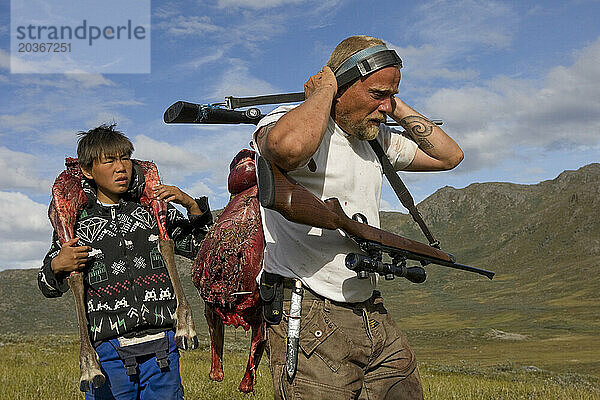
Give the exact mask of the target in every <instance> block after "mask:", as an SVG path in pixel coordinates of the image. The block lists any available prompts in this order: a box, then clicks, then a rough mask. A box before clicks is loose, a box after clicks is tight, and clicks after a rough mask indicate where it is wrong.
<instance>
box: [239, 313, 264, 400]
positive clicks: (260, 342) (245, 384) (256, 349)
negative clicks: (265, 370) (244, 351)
mask: <svg viewBox="0 0 600 400" xmlns="http://www.w3.org/2000/svg"><path fill="white" fill-rule="evenodd" d="M265 344H266V337H265V324H264V323H263V322H262V321H261V322H259V323H258V324H255V325H252V341H251V343H250V355H249V357H248V365H247V366H246V373H245V374H244V377H243V378H242V381H241V382H240V386H239V387H238V389H239V390H240V392H244V393H250V392H252V391H253V390H254V383H255V381H256V369H257V368H258V364H259V363H260V359H261V357H262V354H263V351H264V350H265Z"/></svg>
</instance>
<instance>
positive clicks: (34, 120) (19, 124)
mask: <svg viewBox="0 0 600 400" xmlns="http://www.w3.org/2000/svg"><path fill="white" fill-rule="evenodd" d="M46 122H47V119H46V118H45V116H44V115H42V114H40V113H35V112H31V111H25V112H22V113H20V114H15V115H9V114H4V115H0V125H2V131H9V130H11V131H14V132H27V131H32V130H35V129H36V128H37V127H39V126H40V125H41V124H42V123H46Z"/></svg>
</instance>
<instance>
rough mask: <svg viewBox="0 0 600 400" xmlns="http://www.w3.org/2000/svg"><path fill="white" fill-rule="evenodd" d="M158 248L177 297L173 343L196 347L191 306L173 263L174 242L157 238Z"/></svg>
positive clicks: (184, 346) (182, 346) (196, 340)
mask: <svg viewBox="0 0 600 400" xmlns="http://www.w3.org/2000/svg"><path fill="white" fill-rule="evenodd" d="M158 248H159V250H160V254H162V256H163V259H164V260H165V263H166V265H167V271H169V278H170V279H171V285H173V289H174V290H175V296H176V297H177V309H176V310H175V318H176V319H177V321H176V326H175V343H176V344H177V347H179V348H180V349H183V350H187V349H195V348H197V347H198V337H197V336H196V330H195V328H194V321H193V319H192V308H191V307H190V303H188V301H187V299H186V297H185V294H184V293H183V287H182V286H181V281H180V280H179V273H178V272H177V266H176V265H175V244H174V243H173V240H171V239H169V240H163V239H159V241H158Z"/></svg>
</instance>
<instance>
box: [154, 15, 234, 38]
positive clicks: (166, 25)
mask: <svg viewBox="0 0 600 400" xmlns="http://www.w3.org/2000/svg"><path fill="white" fill-rule="evenodd" d="M165 16H168V18H169V20H168V21H161V22H158V23H157V24H156V27H157V28H160V29H163V30H165V31H167V32H168V33H170V34H172V35H175V36H189V35H194V36H197V35H198V36H202V35H205V34H215V33H217V32H221V31H223V28H222V27H219V26H218V25H215V24H213V23H212V22H211V19H210V17H208V16H195V15H192V16H183V15H176V16H173V15H168V14H165Z"/></svg>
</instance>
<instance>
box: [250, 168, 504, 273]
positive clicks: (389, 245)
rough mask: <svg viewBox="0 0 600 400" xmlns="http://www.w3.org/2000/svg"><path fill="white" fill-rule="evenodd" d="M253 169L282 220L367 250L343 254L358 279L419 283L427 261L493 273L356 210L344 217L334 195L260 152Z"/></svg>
mask: <svg viewBox="0 0 600 400" xmlns="http://www.w3.org/2000/svg"><path fill="white" fill-rule="evenodd" d="M257 171H258V185H259V188H260V190H259V192H258V196H259V200H260V203H261V205H262V206H263V207H264V208H268V209H271V210H275V211H277V212H278V213H280V214H281V215H282V216H283V217H284V218H286V219H287V220H289V221H292V222H296V223H299V224H304V225H309V226H314V227H317V228H324V229H341V230H342V231H344V232H345V233H346V234H347V235H349V237H350V238H351V239H352V240H354V241H355V242H356V243H357V244H358V246H359V247H360V249H361V250H362V251H364V252H365V253H367V254H368V255H367V256H365V255H363V254H358V253H350V254H348V255H347V256H346V260H345V261H346V267H347V268H349V269H351V270H353V271H355V272H356V273H357V277H358V278H359V279H364V278H367V277H368V274H369V273H370V272H375V273H378V274H379V275H382V276H385V279H393V278H394V277H395V276H398V277H404V278H406V279H408V280H409V281H411V282H414V283H422V282H424V281H425V279H426V273H425V270H424V268H423V267H424V266H425V265H427V264H437V265H441V266H445V267H449V268H454V269H459V270H463V271H468V272H474V273H477V274H480V275H483V276H486V277H488V278H489V279H492V278H493V277H494V272H492V271H487V270H484V269H479V268H475V267H471V266H469V265H464V264H459V263H457V262H456V261H455V258H454V256H453V255H452V254H449V253H446V252H444V251H442V250H439V249H437V248H435V247H432V246H429V245H427V244H424V243H421V242H417V241H414V240H411V239H408V238H405V237H403V236H400V235H396V234H393V233H390V232H386V231H384V230H381V229H378V228H375V227H373V226H371V225H368V224H367V223H366V222H367V221H366V218H364V216H362V215H361V214H355V215H354V216H353V217H352V218H349V217H348V216H347V215H346V213H345V212H344V210H343V209H342V206H341V205H340V202H339V200H338V199H337V198H330V199H327V200H321V199H319V198H317V197H316V196H315V195H314V194H313V193H311V192H310V191H309V190H308V189H306V188H305V187H303V186H302V185H300V184H299V183H297V182H296V181H294V179H293V178H291V177H290V176H288V175H287V174H286V173H284V172H283V171H281V170H280V169H279V167H277V166H276V165H274V164H271V162H270V161H268V160H267V159H265V158H264V157H259V158H258V162H257ZM361 219H362V221H359V220H361ZM382 253H386V254H388V255H389V256H390V257H391V258H392V263H384V262H383V261H382ZM406 260H415V261H419V262H420V263H421V266H420V267H419V266H417V267H406Z"/></svg>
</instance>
